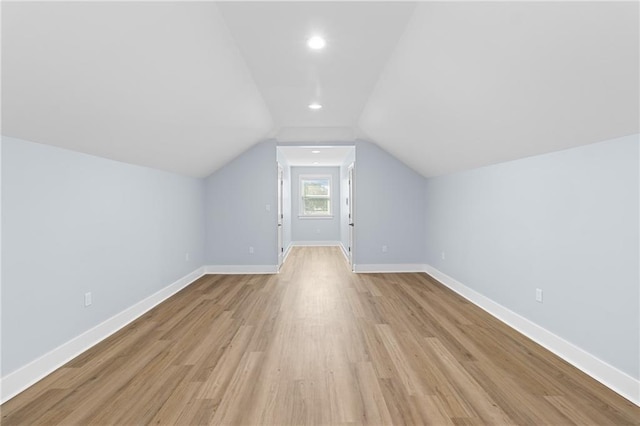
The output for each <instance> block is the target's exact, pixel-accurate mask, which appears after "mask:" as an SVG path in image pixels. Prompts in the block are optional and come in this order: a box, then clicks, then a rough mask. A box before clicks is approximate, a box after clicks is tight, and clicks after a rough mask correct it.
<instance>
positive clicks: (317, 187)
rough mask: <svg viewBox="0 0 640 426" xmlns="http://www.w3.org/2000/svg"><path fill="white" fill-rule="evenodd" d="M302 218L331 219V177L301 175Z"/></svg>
mask: <svg viewBox="0 0 640 426" xmlns="http://www.w3.org/2000/svg"><path fill="white" fill-rule="evenodd" d="M300 216H302V217H331V176H330V175H300Z"/></svg>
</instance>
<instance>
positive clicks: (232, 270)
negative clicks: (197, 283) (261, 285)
mask: <svg viewBox="0 0 640 426" xmlns="http://www.w3.org/2000/svg"><path fill="white" fill-rule="evenodd" d="M204 272H205V274H227V275H235V274H277V273H278V265H206V266H204Z"/></svg>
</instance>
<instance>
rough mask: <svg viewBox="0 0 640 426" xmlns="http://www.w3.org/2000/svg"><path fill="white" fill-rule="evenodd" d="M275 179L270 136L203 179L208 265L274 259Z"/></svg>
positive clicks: (272, 262)
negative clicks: (251, 248) (252, 249)
mask: <svg viewBox="0 0 640 426" xmlns="http://www.w3.org/2000/svg"><path fill="white" fill-rule="evenodd" d="M277 185H278V166H277V161H276V143H275V141H264V142H261V143H258V144H256V145H254V146H253V147H252V148H250V149H249V150H248V151H246V152H244V153H243V154H242V155H240V156H239V157H237V158H236V159H235V160H233V161H232V162H230V163H229V164H227V165H226V166H224V167H223V168H222V169H220V170H218V171H217V172H215V173H214V174H212V175H211V176H209V177H208V178H207V179H206V189H205V192H206V201H205V203H206V229H207V239H206V241H207V249H206V263H207V264H208V265H273V266H275V265H277V263H278V251H277V245H278V242H277V215H278V206H277V199H278V192H277V190H278V186H277ZM267 205H268V206H269V208H270V210H267V208H266V206H267ZM249 247H253V248H254V253H253V254H250V253H249Z"/></svg>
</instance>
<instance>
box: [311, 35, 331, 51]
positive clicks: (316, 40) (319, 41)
mask: <svg viewBox="0 0 640 426" xmlns="http://www.w3.org/2000/svg"><path fill="white" fill-rule="evenodd" d="M326 45H327V42H326V41H324V39H323V38H322V37H320V36H313V37H311V38H310V39H309V40H307V46H309V48H310V49H313V50H319V49H322V48H324V47H325V46H326Z"/></svg>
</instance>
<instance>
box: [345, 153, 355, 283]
mask: <svg viewBox="0 0 640 426" xmlns="http://www.w3.org/2000/svg"><path fill="white" fill-rule="evenodd" d="M347 170H348V171H347V180H348V185H349V194H348V198H347V202H348V223H347V226H348V227H349V248H348V251H349V264H350V265H351V271H355V267H356V265H355V263H354V259H355V255H354V252H355V238H356V236H355V234H356V232H355V222H354V220H355V210H356V208H355V207H356V203H355V199H356V197H355V194H356V189H355V186H356V185H355V162H354V163H351V164H350V165H349V167H347Z"/></svg>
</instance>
